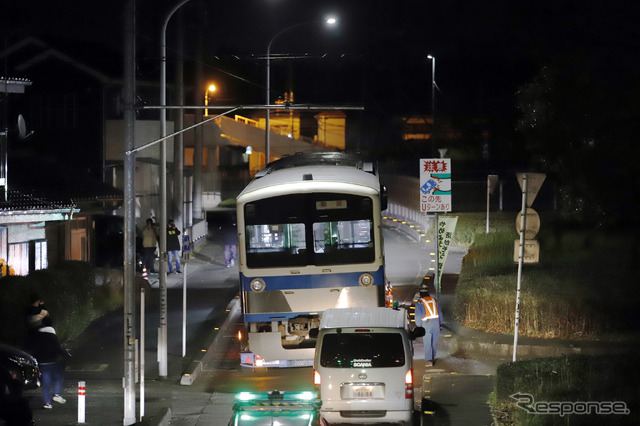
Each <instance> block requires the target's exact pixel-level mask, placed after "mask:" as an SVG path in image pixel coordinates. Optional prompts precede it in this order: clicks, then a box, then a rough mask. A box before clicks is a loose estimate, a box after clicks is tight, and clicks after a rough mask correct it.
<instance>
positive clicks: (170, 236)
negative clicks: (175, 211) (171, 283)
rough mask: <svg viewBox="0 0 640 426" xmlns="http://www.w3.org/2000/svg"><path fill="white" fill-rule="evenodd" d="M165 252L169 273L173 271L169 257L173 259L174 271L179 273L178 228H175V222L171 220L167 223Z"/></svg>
mask: <svg viewBox="0 0 640 426" xmlns="http://www.w3.org/2000/svg"><path fill="white" fill-rule="evenodd" d="M167 254H168V260H169V273H172V272H173V268H172V266H173V265H172V264H171V258H173V259H175V264H176V272H177V273H178V274H181V273H182V271H180V230H179V229H178V228H176V224H175V223H174V222H173V220H170V221H169V225H167Z"/></svg>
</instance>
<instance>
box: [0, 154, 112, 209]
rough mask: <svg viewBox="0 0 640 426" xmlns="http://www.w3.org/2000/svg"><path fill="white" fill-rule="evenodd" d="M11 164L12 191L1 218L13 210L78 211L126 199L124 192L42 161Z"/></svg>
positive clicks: (13, 161)
mask: <svg viewBox="0 0 640 426" xmlns="http://www.w3.org/2000/svg"><path fill="white" fill-rule="evenodd" d="M8 164H9V168H8V172H9V173H8V182H7V183H8V186H9V191H8V193H7V200H6V201H4V200H0V215H2V214H3V213H6V212H11V211H22V212H25V211H44V210H60V209H62V210H68V209H75V210H78V209H83V208H89V207H92V206H93V205H95V204H96V203H98V204H100V203H103V202H118V201H122V200H123V192H122V191H121V190H119V189H117V188H114V187H113V186H111V185H108V184H105V183H103V182H99V181H95V180H93V179H91V178H90V177H88V176H86V175H84V174H79V173H78V172H69V171H68V169H66V168H65V167H64V166H63V165H60V164H56V163H50V162H47V161H46V160H44V159H41V158H34V157H17V158H16V157H14V158H11V157H10V158H9V161H8Z"/></svg>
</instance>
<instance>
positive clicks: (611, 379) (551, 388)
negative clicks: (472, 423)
mask: <svg viewBox="0 0 640 426" xmlns="http://www.w3.org/2000/svg"><path fill="white" fill-rule="evenodd" d="M636 364H637V356H636V355H635V354H626V355H612V356H585V355H570V356H564V357H557V358H540V359H535V360H528V361H518V362H513V363H508V364H502V365H500V366H499V367H498V371H497V374H496V387H495V390H494V392H492V393H491V395H490V397H489V404H490V406H491V413H492V415H493V417H494V419H495V420H496V423H497V424H499V425H530V426H534V425H594V424H616V425H632V424H634V425H635V424H638V422H639V421H640V416H639V415H638V408H640V407H638V405H639V404H640V388H639V387H638V381H640V370H638V368H637V366H636Z"/></svg>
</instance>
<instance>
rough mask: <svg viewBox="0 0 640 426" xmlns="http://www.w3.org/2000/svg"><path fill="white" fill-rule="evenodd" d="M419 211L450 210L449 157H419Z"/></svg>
mask: <svg viewBox="0 0 640 426" xmlns="http://www.w3.org/2000/svg"><path fill="white" fill-rule="evenodd" d="M419 196H420V211H422V212H450V211H451V159H450V158H422V159H420V194H419Z"/></svg>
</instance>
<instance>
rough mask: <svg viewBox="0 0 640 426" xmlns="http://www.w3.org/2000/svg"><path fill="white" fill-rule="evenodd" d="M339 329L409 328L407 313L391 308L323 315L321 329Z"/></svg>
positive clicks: (351, 309)
mask: <svg viewBox="0 0 640 426" xmlns="http://www.w3.org/2000/svg"><path fill="white" fill-rule="evenodd" d="M338 327H391V328H405V329H406V328H407V327H408V322H407V312H406V311H405V310H404V309H398V310H396V309H391V308H342V309H337V308H336V309H327V310H325V311H324V312H323V313H322V320H321V321H320V329H321V330H322V329H324V328H338Z"/></svg>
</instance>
